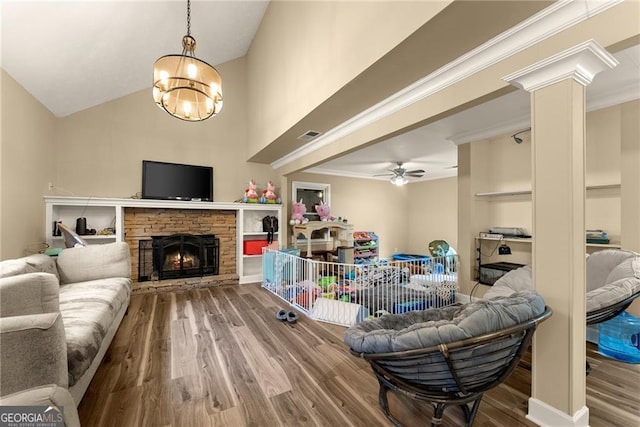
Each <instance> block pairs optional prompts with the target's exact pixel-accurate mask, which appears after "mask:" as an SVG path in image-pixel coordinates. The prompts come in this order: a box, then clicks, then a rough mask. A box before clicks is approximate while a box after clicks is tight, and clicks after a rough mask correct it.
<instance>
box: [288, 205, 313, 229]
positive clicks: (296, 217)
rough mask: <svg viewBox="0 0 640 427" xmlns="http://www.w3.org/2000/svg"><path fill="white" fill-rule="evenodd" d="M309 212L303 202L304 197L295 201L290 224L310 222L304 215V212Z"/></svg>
mask: <svg viewBox="0 0 640 427" xmlns="http://www.w3.org/2000/svg"><path fill="white" fill-rule="evenodd" d="M306 212H307V207H306V206H305V205H304V203H302V199H300V201H299V202H295V203H294V204H293V205H292V206H291V219H290V220H289V224H291V225H295V224H306V223H307V222H309V220H308V219H307V218H305V217H304V214H305V213H306Z"/></svg>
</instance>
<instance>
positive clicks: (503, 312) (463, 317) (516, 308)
mask: <svg viewBox="0 0 640 427" xmlns="http://www.w3.org/2000/svg"><path fill="white" fill-rule="evenodd" d="M544 310H545V303H544V300H543V299H542V297H541V296H540V295H538V293H536V292H535V291H533V290H525V291H520V292H516V293H514V294H512V295H511V296H509V297H498V298H494V299H491V300H480V301H474V302H471V303H468V304H465V305H457V306H449V307H443V308H438V309H429V310H424V311H412V312H408V313H404V314H397V315H396V314H389V315H385V316H382V317H380V318H378V319H375V320H368V321H365V322H362V323H359V324H357V325H355V326H352V327H350V328H349V329H347V331H346V332H345V335H344V340H345V342H346V343H347V344H348V345H349V347H350V348H351V349H352V350H353V351H356V352H359V353H360V352H362V353H386V352H394V351H404V350H411V349H417V348H426V347H431V346H436V345H438V344H446V343H451V342H455V341H460V340H463V339H467V338H471V337H479V336H481V335H484V334H487V333H490V332H495V331H498V330H501V329H504V328H507V327H511V326H515V325H517V324H520V323H523V322H526V321H527V320H530V319H532V318H534V317H536V316H538V315H540V314H542V313H543V312H544Z"/></svg>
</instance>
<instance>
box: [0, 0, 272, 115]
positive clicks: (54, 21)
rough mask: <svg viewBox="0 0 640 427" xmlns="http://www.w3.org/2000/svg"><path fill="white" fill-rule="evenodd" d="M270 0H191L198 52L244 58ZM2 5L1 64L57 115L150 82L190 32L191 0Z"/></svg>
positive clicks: (217, 59) (210, 58) (209, 58)
mask: <svg viewBox="0 0 640 427" xmlns="http://www.w3.org/2000/svg"><path fill="white" fill-rule="evenodd" d="M268 4H269V3H268V1H245V0H231V1H201V0H193V1H192V2H191V35H192V36H193V37H194V38H195V39H196V41H197V46H196V52H195V53H196V56H197V57H198V58H199V59H201V60H203V61H205V62H208V63H210V64H211V65H214V66H215V65H216V64H221V63H224V62H227V61H230V60H232V59H234V58H238V57H241V56H244V55H245V54H246V53H247V50H248V48H249V46H250V44H251V42H252V40H253V37H254V35H255V33H256V30H257V29H258V25H259V24H260V21H261V20H262V16H263V15H264V12H265V10H266V8H267V5H268ZM1 7H2V10H1V13H2V51H1V53H2V55H0V58H1V63H0V65H1V66H2V68H4V69H5V71H6V72H7V73H9V74H10V75H11V76H12V77H13V78H14V79H15V80H16V81H18V83H20V84H21V85H22V86H23V87H24V88H25V89H26V90H27V91H28V92H29V93H31V95H33V96H34V97H35V98H36V99H38V100H39V101H40V102H41V103H42V104H43V105H44V106H46V107H47V108H48V109H49V110H50V111H51V112H52V113H53V114H54V115H56V116H58V117H64V116H67V115H69V114H73V113H75V112H77V111H81V110H84V109H86V108H89V107H93V106H95V105H99V104H102V103H104V102H107V101H110V100H113V99H116V98H119V97H122V96H125V95H129V94H131V93H133V92H137V91H139V90H143V89H145V88H151V85H152V83H151V81H152V77H153V63H154V62H155V61H156V59H158V58H159V57H161V56H163V55H168V54H176V53H181V52H182V36H184V35H185V34H186V33H187V2H186V0H172V1H150V0H146V1H145V0H143V1H122V0H109V1H95V0H84V1H25V0H19V1H15V0H2V3H1ZM150 93H151V92H150ZM149 97H151V95H149Z"/></svg>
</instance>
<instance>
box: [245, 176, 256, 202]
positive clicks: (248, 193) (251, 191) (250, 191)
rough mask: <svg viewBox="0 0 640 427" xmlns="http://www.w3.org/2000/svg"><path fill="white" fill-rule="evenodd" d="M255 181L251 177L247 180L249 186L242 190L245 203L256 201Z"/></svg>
mask: <svg viewBox="0 0 640 427" xmlns="http://www.w3.org/2000/svg"><path fill="white" fill-rule="evenodd" d="M256 188H257V187H256V181H255V179H252V180H251V181H249V188H247V189H246V190H244V200H243V201H244V202H245V203H258V191H257V189H256Z"/></svg>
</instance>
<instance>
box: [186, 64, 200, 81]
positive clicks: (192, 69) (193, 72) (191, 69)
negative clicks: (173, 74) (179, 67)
mask: <svg viewBox="0 0 640 427" xmlns="http://www.w3.org/2000/svg"><path fill="white" fill-rule="evenodd" d="M187 75H188V76H189V78H190V79H195V78H196V76H197V75H198V67H196V64H189V65H187Z"/></svg>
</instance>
